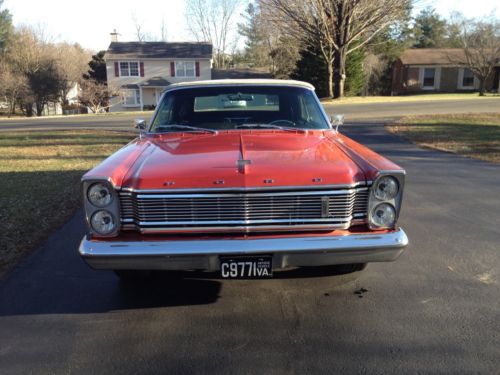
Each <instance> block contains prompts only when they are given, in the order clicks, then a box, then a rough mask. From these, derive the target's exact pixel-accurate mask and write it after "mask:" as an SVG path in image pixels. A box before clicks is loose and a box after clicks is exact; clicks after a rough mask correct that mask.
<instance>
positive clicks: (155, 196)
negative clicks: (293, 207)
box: [137, 187, 368, 199]
mask: <svg viewBox="0 0 500 375" xmlns="http://www.w3.org/2000/svg"><path fill="white" fill-rule="evenodd" d="M367 190H368V188H367V187H365V188H358V189H349V190H319V191H305V192H301V191H288V192H277V193H276V192H275V193H257V194H248V193H240V194H174V193H170V194H147V195H146V194H145V195H142V194H139V195H137V198H138V199H163V198H167V199H177V198H209V197H210V198H225V197H234V198H241V197H251V198H253V197H271V196H272V197H280V196H301V197H303V196H307V195H325V194H328V195H343V194H353V193H357V192H362V191H367Z"/></svg>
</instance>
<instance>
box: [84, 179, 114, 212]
mask: <svg viewBox="0 0 500 375" xmlns="http://www.w3.org/2000/svg"><path fill="white" fill-rule="evenodd" d="M98 185H101V186H102V187H104V188H105V189H106V190H107V192H108V196H109V197H110V198H109V199H110V200H109V202H108V203H105V204H98V203H96V202H93V201H92V198H91V194H90V193H91V190H92V189H93V188H94V187H96V186H98ZM86 193H87V199H88V201H89V203H90V204H92V205H94V206H96V207H98V208H106V207H107V206H109V205H111V204H112V203H113V201H114V195H113V193H112V189H111V188H110V186H109V184H105V183H102V182H94V183H93V184H90V185H89V187H88V188H87V192H86Z"/></svg>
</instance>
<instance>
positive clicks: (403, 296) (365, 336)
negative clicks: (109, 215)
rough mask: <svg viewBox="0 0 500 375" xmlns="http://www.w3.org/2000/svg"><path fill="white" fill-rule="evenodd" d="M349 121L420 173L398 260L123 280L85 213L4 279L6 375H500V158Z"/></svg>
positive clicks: (2, 368) (0, 330)
mask: <svg viewBox="0 0 500 375" xmlns="http://www.w3.org/2000/svg"><path fill="white" fill-rule="evenodd" d="M343 131H344V132H346V133H347V134H348V135H350V136H352V137H353V138H355V139H356V140H358V141H361V142H362V143H365V144H368V145H369V146H371V147H373V148H374V149H375V150H377V151H379V152H381V153H382V154H384V155H386V156H388V157H389V158H391V159H393V160H394V161H396V162H397V163H399V164H401V165H402V166H403V167H405V168H406V169H407V172H408V177H407V184H406V189H405V198H404V207H403V211H402V216H401V220H400V224H401V226H403V227H404V228H405V230H406V231H407V233H408V236H409V238H410V242H411V244H410V246H409V247H408V248H407V251H406V252H405V253H404V254H403V255H402V256H401V258H400V259H399V260H398V261H396V262H395V263H387V264H371V265H369V266H368V268H367V269H366V270H365V271H363V272H362V273H361V275H360V277H359V279H358V280H356V281H354V280H353V277H352V275H344V276H329V275H327V274H324V273H323V274H321V273H320V274H317V275H314V273H313V272H306V271H303V272H299V273H298V274H297V273H295V274H293V273H292V274H284V275H283V276H282V277H281V278H277V279H273V280H269V281H222V280H218V279H200V278H189V279H185V280H183V281H179V280H175V279H169V278H167V277H165V276H160V275H158V276H156V277H155V278H154V279H153V280H152V281H150V282H147V283H143V284H139V285H136V286H133V287H132V286H130V287H124V286H123V285H121V284H120V283H119V281H118V279H117V278H116V277H115V276H114V275H113V274H112V273H111V272H104V271H103V272H96V271H92V270H90V269H89V268H88V267H87V266H86V265H85V264H84V263H83V261H82V260H81V259H79V257H78V255H77V246H78V243H79V240H80V238H81V237H82V236H83V233H84V225H83V217H82V213H78V214H77V215H76V216H75V217H74V218H73V219H72V220H71V221H70V222H68V223H67V224H66V225H65V226H64V227H63V228H61V230H60V231H58V232H57V233H55V234H54V235H53V236H51V237H50V239H49V240H48V242H47V243H46V244H45V245H44V246H43V247H42V248H40V249H38V250H37V251H36V252H35V253H34V254H33V256H31V257H29V258H28V259H27V260H26V261H25V262H24V263H23V264H22V265H21V266H20V267H18V268H17V269H16V270H15V271H14V272H13V273H12V274H11V275H10V277H9V278H8V279H7V280H4V281H3V282H2V284H1V286H0V373H1V374H18V373H36V374H43V373H82V374H88V373H160V372H161V373H165V374H167V373H168V374H180V373H228V374H234V373H255V374H262V373H277V374H281V373H296V374H303V373H342V374H344V373H357V374H359V373H377V374H381V373H384V374H405V373H422V374H428V373H447V374H470V373H481V374H495V373H498V368H499V358H500V336H499V327H500V288H499V283H500V256H499V249H500V217H499V212H500V199H499V196H500V166H499V165H493V164H489V163H486V162H481V161H476V160H470V159H466V158H462V157H458V156H455V155H451V154H446V153H441V152H436V151H430V150H423V149H419V148H417V147H415V146H413V145H411V144H408V143H406V142H403V141H401V140H400V139H399V138H397V137H395V136H393V135H389V134H387V133H386V132H385V131H384V129H383V127H382V126H380V125H373V124H372V125H365V124H357V125H346V126H345V127H344V128H343Z"/></svg>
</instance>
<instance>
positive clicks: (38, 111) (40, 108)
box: [36, 102, 44, 117]
mask: <svg viewBox="0 0 500 375" xmlns="http://www.w3.org/2000/svg"><path fill="white" fill-rule="evenodd" d="M43 107H44V105H43V103H40V102H37V103H36V115H37V116H38V117H40V116H41V115H43Z"/></svg>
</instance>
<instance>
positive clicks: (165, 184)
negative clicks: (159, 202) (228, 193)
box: [122, 130, 365, 189]
mask: <svg viewBox="0 0 500 375" xmlns="http://www.w3.org/2000/svg"><path fill="white" fill-rule="evenodd" d="M327 133H328V132H323V131H308V132H283V131H258V130H244V131H226V132H219V133H217V134H199V133H171V134H163V135H148V136H147V137H146V138H144V139H143V140H142V141H140V142H139V147H141V148H142V152H141V153H140V156H138V157H137V158H136V160H135V162H134V163H133V165H132V166H130V168H129V170H128V172H127V173H126V174H125V175H124V178H123V181H122V187H123V188H131V189H178V188H188V189H190V188H192V189H197V188H227V187H234V188H238V187H241V188H247V187H267V188H272V187H279V186H301V185H302V186H311V185H335V184H348V185H350V184H354V183H358V182H364V181H365V175H364V173H363V171H362V170H361V169H360V167H359V166H358V165H357V164H356V163H355V162H353V160H351V158H349V157H348V156H347V154H346V153H345V152H344V151H343V147H342V146H341V145H340V144H339V143H338V141H336V140H335V139H334V138H332V137H331V136H329V135H328V134H327Z"/></svg>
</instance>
